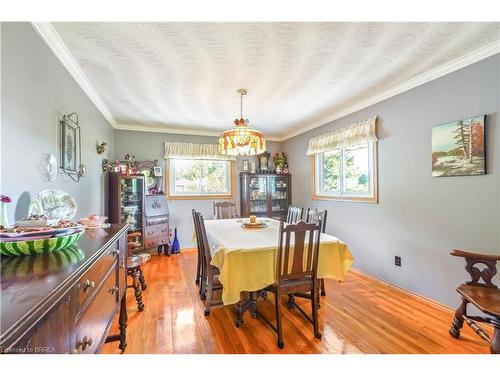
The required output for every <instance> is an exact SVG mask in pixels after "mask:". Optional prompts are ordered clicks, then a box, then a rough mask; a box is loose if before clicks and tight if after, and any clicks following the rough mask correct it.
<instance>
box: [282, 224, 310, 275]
mask: <svg viewBox="0 0 500 375" xmlns="http://www.w3.org/2000/svg"><path fill="white" fill-rule="evenodd" d="M315 234H316V235H315ZM292 235H293V237H294V242H293V250H292V246H291V237H292ZM283 237H284V241H283ZM319 240H320V225H319V224H314V223H311V224H308V223H306V222H304V221H302V220H301V221H299V222H298V223H297V224H287V225H286V226H285V224H284V223H281V224H280V233H279V240H278V252H277V258H276V264H277V266H276V275H277V279H278V282H279V281H281V280H284V279H297V278H302V277H306V276H310V277H316V273H317V266H318V259H317V258H318V254H319ZM306 242H307V249H306ZM304 257H307V258H306V259H304ZM290 260H291V263H292V267H291V269H290V267H289V264H290Z"/></svg>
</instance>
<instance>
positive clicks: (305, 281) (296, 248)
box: [255, 220, 322, 348]
mask: <svg viewBox="0 0 500 375" xmlns="http://www.w3.org/2000/svg"><path fill="white" fill-rule="evenodd" d="M292 236H293V237H294V244H293V245H291V241H290V240H291V238H292ZM306 237H307V239H306ZM319 239H320V226H319V225H318V224H308V223H306V222H304V221H302V220H301V221H299V222H298V223H297V224H285V223H283V222H281V223H280V231H279V237H278V250H277V256H276V281H275V283H274V284H272V285H270V286H268V287H266V288H264V290H265V291H270V292H272V293H273V294H274V296H275V300H274V304H275V312H276V326H274V325H273V324H272V323H271V321H270V320H269V319H267V318H266V317H265V316H264V315H262V313H261V312H260V311H259V310H258V308H256V311H255V312H256V314H257V316H259V317H260V318H261V319H262V320H263V321H264V322H265V323H266V324H267V325H269V327H271V329H273V330H274V331H275V332H276V333H277V334H278V347H279V348H283V347H284V342H283V333H282V322H281V302H280V301H281V297H282V296H283V295H287V296H288V307H289V308H290V309H293V308H297V310H298V311H299V312H301V313H302V315H304V316H305V318H306V319H307V320H308V321H309V322H310V323H312V325H313V332H314V337H316V338H318V339H320V338H321V336H322V335H321V333H320V332H319V327H318V300H319V298H318V294H319V293H318V279H317V271H318V254H319ZM295 297H299V298H306V299H309V300H310V301H311V309H312V316H311V317H309V315H307V313H306V312H305V311H304V310H302V308H301V307H300V306H299V305H297V304H296V303H295Z"/></svg>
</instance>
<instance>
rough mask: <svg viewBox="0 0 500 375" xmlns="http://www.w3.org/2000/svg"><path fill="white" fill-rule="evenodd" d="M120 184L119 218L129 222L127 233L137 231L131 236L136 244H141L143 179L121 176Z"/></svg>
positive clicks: (138, 245)
mask: <svg viewBox="0 0 500 375" xmlns="http://www.w3.org/2000/svg"><path fill="white" fill-rule="evenodd" d="M120 183H121V186H120V195H121V197H120V198H121V202H122V205H121V218H122V222H123V223H127V224H130V227H129V233H134V232H135V233H137V234H138V236H137V237H135V238H131V236H129V238H130V239H132V240H133V241H135V242H136V246H137V247H140V246H141V244H142V207H143V199H144V180H143V179H142V178H122V179H121V181H120Z"/></svg>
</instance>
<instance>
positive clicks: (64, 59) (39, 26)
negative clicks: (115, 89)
mask: <svg viewBox="0 0 500 375" xmlns="http://www.w3.org/2000/svg"><path fill="white" fill-rule="evenodd" d="M31 25H32V26H33V28H34V29H35V30H36V31H37V33H38V34H39V35H40V37H41V38H42V39H43V41H44V42H45V43H46V44H47V45H48V46H49V48H50V49H51V50H52V52H53V53H54V55H56V57H57V59H58V60H59V61H60V62H61V64H62V65H63V66H64V67H65V68H66V70H67V71H68V72H69V74H71V76H72V77H73V79H74V80H75V81H76V83H78V85H79V86H80V88H81V89H82V90H83V92H84V93H85V94H87V96H88V97H89V99H90V100H91V101H92V103H94V105H95V106H96V107H97V109H98V110H99V112H101V114H102V115H103V116H104V118H105V119H106V120H107V121H108V122H109V124H110V125H111V126H112V127H113V128H116V120H115V118H114V116H113V114H112V113H111V111H110V110H109V108H108V106H107V105H106V104H105V103H104V100H102V98H101V96H100V95H99V94H98V93H97V91H96V89H95V88H94V86H92V84H91V83H90V81H89V79H88V78H87V76H86V75H85V73H84V72H83V70H82V68H81V67H80V65H79V64H78V63H77V62H76V60H75V58H74V57H73V55H72V54H71V52H70V51H69V49H68V47H66V44H65V43H64V42H63V40H62V39H61V37H60V36H59V34H58V33H57V31H56V30H55V29H54V27H53V26H52V25H51V24H50V23H49V22H31Z"/></svg>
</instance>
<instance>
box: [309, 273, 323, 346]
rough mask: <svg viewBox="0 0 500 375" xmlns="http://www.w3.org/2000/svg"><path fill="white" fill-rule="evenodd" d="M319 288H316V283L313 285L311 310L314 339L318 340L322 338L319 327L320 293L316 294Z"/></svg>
mask: <svg viewBox="0 0 500 375" xmlns="http://www.w3.org/2000/svg"><path fill="white" fill-rule="evenodd" d="M316 289H318V290H319V288H318V287H317V286H316V283H313V288H312V290H311V296H312V297H313V298H311V308H312V321H313V331H314V337H316V338H317V339H320V338H321V336H322V335H321V333H320V332H319V327H318V307H319V306H318V305H319V293H316V292H315V290H316Z"/></svg>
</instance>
